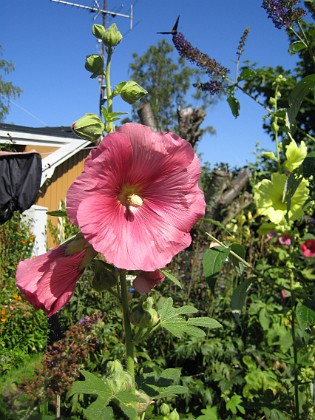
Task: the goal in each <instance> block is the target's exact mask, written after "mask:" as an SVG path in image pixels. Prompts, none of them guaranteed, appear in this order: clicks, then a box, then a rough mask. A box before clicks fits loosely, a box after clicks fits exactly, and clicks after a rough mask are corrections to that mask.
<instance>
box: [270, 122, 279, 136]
mask: <svg viewBox="0 0 315 420" xmlns="http://www.w3.org/2000/svg"><path fill="white" fill-rule="evenodd" d="M272 130H273V132H274V133H277V132H278V131H279V126H278V124H277V123H276V122H275V121H274V122H273V123H272Z"/></svg>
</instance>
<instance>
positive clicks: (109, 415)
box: [84, 398, 115, 420]
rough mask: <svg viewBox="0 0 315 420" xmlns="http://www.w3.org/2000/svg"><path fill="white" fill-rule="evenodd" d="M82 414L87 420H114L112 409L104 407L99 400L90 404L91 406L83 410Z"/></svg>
mask: <svg viewBox="0 0 315 420" xmlns="http://www.w3.org/2000/svg"><path fill="white" fill-rule="evenodd" d="M84 414H85V417H86V419H87V420H95V419H97V420H107V419H109V420H110V419H114V418H115V417H114V412H113V409H112V408H111V407H106V406H104V403H103V401H102V400H101V399H100V398H98V399H97V400H96V401H94V402H92V404H90V405H89V406H88V408H86V409H85V410H84Z"/></svg>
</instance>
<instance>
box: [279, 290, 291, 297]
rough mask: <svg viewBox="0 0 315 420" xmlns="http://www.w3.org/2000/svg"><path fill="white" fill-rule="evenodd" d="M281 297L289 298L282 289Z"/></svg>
mask: <svg viewBox="0 0 315 420" xmlns="http://www.w3.org/2000/svg"><path fill="white" fill-rule="evenodd" d="M281 296H282V297H283V299H286V298H288V297H290V295H289V294H288V293H287V292H286V291H285V290H284V289H281Z"/></svg>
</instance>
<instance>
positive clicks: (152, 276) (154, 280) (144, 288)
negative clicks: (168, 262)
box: [132, 270, 165, 293]
mask: <svg viewBox="0 0 315 420" xmlns="http://www.w3.org/2000/svg"><path fill="white" fill-rule="evenodd" d="M164 279H165V276H164V275H163V274H162V273H161V272H160V271H159V270H156V271H150V272H147V271H142V272H141V273H140V274H138V275H137V277H136V278H135V279H134V281H133V283H132V285H133V287H134V288H135V290H136V291H137V292H139V293H149V292H150V290H151V289H153V288H154V287H155V286H156V285H157V284H159V283H162V281H163V280H164Z"/></svg>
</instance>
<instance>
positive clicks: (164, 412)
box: [160, 403, 171, 416]
mask: <svg viewBox="0 0 315 420" xmlns="http://www.w3.org/2000/svg"><path fill="white" fill-rule="evenodd" d="M170 412H171V409H170V407H169V405H167V404H165V403H163V404H162V405H161V407H160V413H161V414H162V416H167V415H169V414H170Z"/></svg>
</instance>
